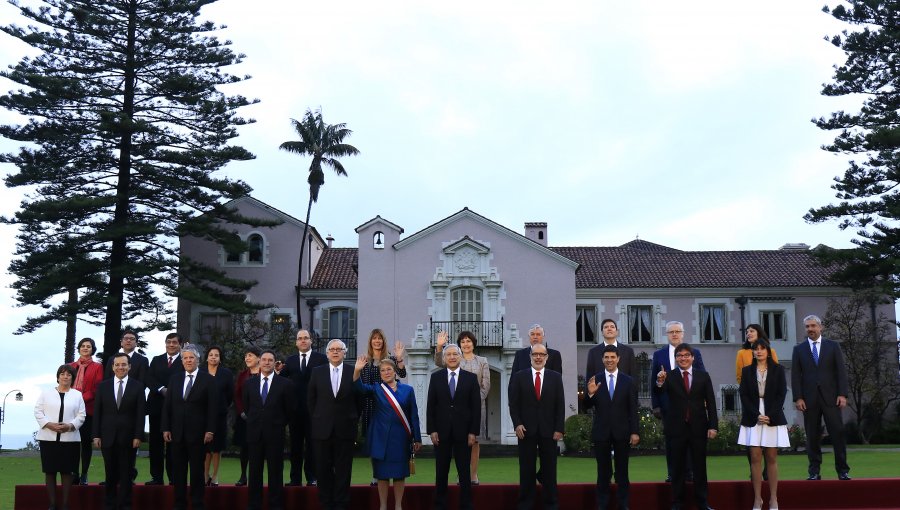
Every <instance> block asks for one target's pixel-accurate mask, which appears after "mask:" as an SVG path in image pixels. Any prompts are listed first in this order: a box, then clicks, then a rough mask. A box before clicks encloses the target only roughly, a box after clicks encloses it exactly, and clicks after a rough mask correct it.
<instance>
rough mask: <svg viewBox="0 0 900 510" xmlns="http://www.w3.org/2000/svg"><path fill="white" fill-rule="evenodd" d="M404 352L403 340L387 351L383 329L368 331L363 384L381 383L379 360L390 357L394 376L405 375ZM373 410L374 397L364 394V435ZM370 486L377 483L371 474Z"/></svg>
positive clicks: (362, 417) (362, 373) (362, 419)
mask: <svg viewBox="0 0 900 510" xmlns="http://www.w3.org/2000/svg"><path fill="white" fill-rule="evenodd" d="M404 354H405V350H404V347H403V342H401V341H399V340H398V341H396V342H395V343H394V353H393V354H390V353H388V349H387V338H386V337H385V336H384V331H382V330H381V329H378V328H375V329H373V330H372V332H371V333H369V343H368V347H367V357H366V359H367V360H368V363H366V366H364V367H363V368H362V370H361V371H360V379H361V380H362V382H363V384H381V374H380V372H379V367H380V366H381V360H383V359H390V360H391V361H393V362H394V364H395V365H397V373H396V377H397V378H398V379H401V378H405V377H406V365H405V364H404V359H403V356H404ZM374 410H375V397H374V396H372V395H366V396H365V398H364V400H363V408H362V413H361V415H360V422H361V423H362V433H363V435H366V433H367V432H368V430H369V420H370V419H371V417H372V413H373V412H374ZM374 469H375V468H374V465H373V467H372V470H373V471H372V473H373V475H374V472H375V471H374ZM369 485H371V486H373V487H374V486H376V485H378V480H377V479H376V478H375V477H374V476H373V477H372V481H371V483H369Z"/></svg>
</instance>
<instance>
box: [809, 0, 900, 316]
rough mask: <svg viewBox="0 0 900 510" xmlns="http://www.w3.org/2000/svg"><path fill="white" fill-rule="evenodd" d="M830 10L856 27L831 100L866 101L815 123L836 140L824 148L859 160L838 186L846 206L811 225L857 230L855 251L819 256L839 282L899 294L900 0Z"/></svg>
mask: <svg viewBox="0 0 900 510" xmlns="http://www.w3.org/2000/svg"><path fill="white" fill-rule="evenodd" d="M824 11H825V12H826V13H830V14H831V15H832V16H834V17H835V18H837V19H838V20H841V21H843V22H845V23H847V24H849V25H851V26H852V27H853V28H852V29H848V30H845V31H843V32H842V33H841V34H840V35H835V36H833V37H832V38H831V39H830V41H831V43H832V44H834V45H835V46H837V47H838V48H841V49H842V50H843V51H844V52H845V53H846V55H847V60H846V61H845V62H844V64H843V65H841V66H836V67H835V73H834V77H833V82H832V83H828V84H825V85H824V87H823V89H822V94H824V95H826V96H850V97H859V98H861V99H862V106H861V108H860V109H859V111H858V112H844V111H838V112H835V113H832V114H831V116H830V117H828V118H819V119H813V122H814V123H815V124H816V125H817V126H819V127H820V128H822V129H826V130H836V131H838V134H837V136H836V137H835V139H834V142H832V143H831V144H830V145H826V146H824V147H823V148H824V149H825V150H827V151H830V152H834V153H838V154H849V155H853V156H858V157H859V160H853V161H851V162H850V164H849V166H848V168H847V170H846V171H845V172H844V175H843V176H838V177H835V179H834V180H835V183H834V184H833V185H832V188H834V189H835V190H836V191H837V193H836V197H837V198H838V200H839V202H838V203H836V204H828V205H825V206H822V207H819V208H813V209H810V211H809V212H808V213H807V214H806V216H805V219H806V220H807V221H810V222H821V221H828V220H839V226H840V228H841V229H846V228H854V229H856V232H857V234H858V236H859V237H858V238H857V239H855V240H854V241H853V242H854V243H855V244H856V247H855V248H854V249H852V250H830V249H821V250H819V251H818V254H819V255H820V257H821V258H822V259H823V260H824V261H825V262H827V263H835V262H836V264H834V267H835V268H836V273H835V277H836V279H837V280H838V281H839V282H840V283H843V284H846V285H848V286H850V287H853V288H857V289H859V288H872V287H874V288H877V289H879V290H880V291H882V292H884V293H886V294H888V295H891V296H893V297H895V298H896V297H897V296H900V89H898V80H900V67H898V65H897V63H898V60H897V55H898V54H900V2H896V1H884V0H856V1H849V2H843V3H841V4H839V5H837V6H835V7H834V8H833V9H831V8H829V7H827V6H826V7H825V8H824Z"/></svg>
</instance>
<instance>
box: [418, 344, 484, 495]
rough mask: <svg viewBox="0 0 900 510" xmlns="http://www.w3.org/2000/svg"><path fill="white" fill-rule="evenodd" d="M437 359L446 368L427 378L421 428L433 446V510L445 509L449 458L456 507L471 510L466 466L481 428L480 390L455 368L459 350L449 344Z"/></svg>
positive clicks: (468, 374) (472, 376) (471, 376)
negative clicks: (453, 473) (452, 465)
mask: <svg viewBox="0 0 900 510" xmlns="http://www.w3.org/2000/svg"><path fill="white" fill-rule="evenodd" d="M441 355H442V356H443V359H444V365H445V367H446V368H444V369H443V370H438V371H437V372H434V373H433V374H431V382H430V383H429V384H428V407H427V409H426V411H425V416H426V424H425V428H426V430H427V432H428V434H429V435H430V436H431V443H432V444H433V445H434V458H435V463H434V471H435V490H434V507H435V508H439V509H444V508H447V477H448V476H449V474H450V458H451V456H452V457H453V458H454V459H456V472H457V474H458V475H459V485H460V496H459V507H460V508H463V509H471V508H472V478H471V473H470V471H469V468H470V466H469V462H470V461H471V458H472V445H474V444H475V438H476V437H477V436H478V433H479V428H480V427H481V388H480V387H479V385H478V378H477V377H475V374H473V373H471V372H467V371H465V370H462V369H460V368H459V364H460V362H461V361H462V351H460V349H459V346H457V345H455V344H449V345H447V346H446V347H444V350H443V351H442V353H441Z"/></svg>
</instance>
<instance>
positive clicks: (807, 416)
mask: <svg viewBox="0 0 900 510" xmlns="http://www.w3.org/2000/svg"><path fill="white" fill-rule="evenodd" d="M803 326H804V327H805V328H806V335H807V337H808V338H807V339H806V341H805V342H801V343H799V344H797V345H795V346H794V354H793V362H794V365H793V367H792V368H791V386H792V387H793V391H794V404H795V405H796V407H797V410H798V411H800V412H802V413H803V427H804V428H805V429H806V456H807V458H808V459H809V477H808V478H807V480H821V479H822V476H821V474H820V473H819V470H820V468H821V466H822V418H825V428H827V429H828V435H829V437H831V443H832V444H833V445H834V468H835V470H836V471H837V473H838V478H839V479H840V480H849V479H850V466H849V465H848V464H847V438H846V436H845V434H844V419H843V417H842V416H841V410H842V409H844V407H846V406H847V394H848V393H849V391H848V378H847V365H846V364H845V363H844V354H843V352H842V351H841V346H840V344H838V343H837V342H834V341H832V340H825V339H824V338H822V319H820V318H819V317H817V316H815V315H810V316H808V317H806V318H805V319H803Z"/></svg>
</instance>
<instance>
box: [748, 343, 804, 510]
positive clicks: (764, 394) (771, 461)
mask: <svg viewBox="0 0 900 510" xmlns="http://www.w3.org/2000/svg"><path fill="white" fill-rule="evenodd" d="M752 351H753V363H752V364H751V365H748V366H746V367H744V370H743V375H742V377H741V386H740V390H739V391H740V395H741V430H740V434H739V435H738V444H741V445H744V446H747V447H749V448H750V479H751V481H752V483H753V508H754V510H761V509H762V458H763V455H765V458H766V471H767V472H768V474H769V477H768V480H769V509H770V510H777V509H778V449H779V448H787V447H790V446H791V442H790V439H789V438H788V431H787V418H786V417H785V415H784V399H785V396H786V395H787V379H786V378H785V374H784V368H783V367H782V366H781V365H779V364H778V363H777V362H776V361H775V359H774V358H773V357H772V349H771V347H770V346H769V342H768V341H766V340H764V339H762V338H760V339H757V340H756V342H755V343H754V344H753V350H752Z"/></svg>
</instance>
